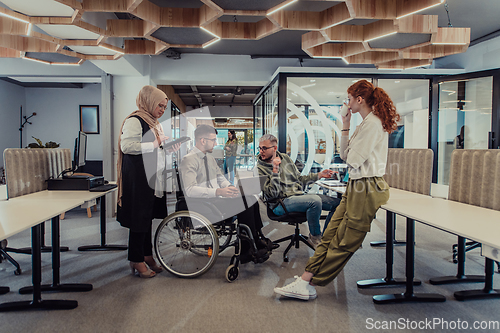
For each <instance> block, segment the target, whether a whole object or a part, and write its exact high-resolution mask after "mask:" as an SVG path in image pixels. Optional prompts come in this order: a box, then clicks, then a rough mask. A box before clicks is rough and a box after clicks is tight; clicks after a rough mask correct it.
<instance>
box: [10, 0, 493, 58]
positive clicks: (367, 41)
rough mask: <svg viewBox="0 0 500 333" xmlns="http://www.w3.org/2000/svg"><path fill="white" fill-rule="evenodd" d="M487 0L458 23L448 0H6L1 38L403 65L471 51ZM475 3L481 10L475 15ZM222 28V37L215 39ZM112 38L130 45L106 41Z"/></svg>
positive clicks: (92, 50) (31, 43)
mask: <svg viewBox="0 0 500 333" xmlns="http://www.w3.org/2000/svg"><path fill="white" fill-rule="evenodd" d="M481 4H486V5H487V6H486V7H487V8H486V9H485V8H483V6H482V5H481V6H477V5H476V7H477V8H476V7H471V1H470V0H454V1H453V6H450V7H449V13H450V17H451V19H452V20H453V27H449V25H450V24H449V22H448V18H447V17H446V11H443V8H444V7H443V3H442V0H425V1H422V0H392V1H381V0H344V1H327V0H300V1H291V0H136V1H115V0H87V1H80V0H0V13H1V14H2V16H0V36H3V37H2V43H1V45H0V47H3V48H5V49H11V50H16V51H20V52H35V51H37V52H40V53H44V52H60V49H61V47H63V48H64V47H65V46H67V47H69V48H70V49H71V50H75V51H76V52H79V53H80V54H67V55H69V56H81V57H82V59H105V60H112V59H118V58H119V54H121V53H124V54H127V53H130V54H147V55H157V54H160V53H161V52H163V51H165V47H168V44H170V45H174V46H175V45H183V46H187V47H183V48H177V49H175V50H174V51H180V52H202V53H213V54H248V55H269V56H274V57H276V56H283V57H294V56H296V57H299V58H301V59H305V58H307V57H312V58H315V57H318V58H319V57H325V58H335V59H336V60H329V61H331V62H336V61H337V60H338V59H342V58H344V59H346V58H349V61H350V62H351V66H358V65H365V64H368V65H370V66H373V65H372V64H374V65H375V66H378V65H380V64H384V66H388V65H389V66H395V68H401V66H403V67H404V66H409V65H411V64H419V63H421V62H423V61H424V60H425V61H429V59H433V58H436V57H442V56H446V55H451V54H457V53H461V52H465V51H466V50H467V47H468V45H469V43H470V33H471V29H470V28H469V27H470V26H472V25H473V26H474V29H473V31H483V32H488V31H491V30H492V29H496V30H498V29H500V23H499V22H500V21H498V15H496V14H495V10H496V9H498V1H497V0H483V1H482V2H481ZM158 8H161V10H158ZM471 8H475V9H477V10H478V11H479V12H480V13H481V16H480V17H481V19H480V20H473V21H471V20H470V19H469V18H470V15H468V14H469V13H470V12H475V10H473V9H471ZM270 9H272V11H271V12H270V11H269V10H270ZM497 12H498V11H497ZM421 13H423V14H433V15H421ZM465 18H467V20H465ZM443 20H444V21H443ZM30 23H31V24H34V25H36V26H37V28H32V29H31V28H30V27H32V26H31V25H30ZM447 23H448V24H447ZM485 24H486V25H488V27H486V28H485ZM38 28H39V29H38ZM202 28H203V29H202ZM476 29H477V30H476ZM488 29H489V30H488ZM496 30H494V31H496ZM207 31H210V32H211V33H212V34H211V33H209V32H207ZM394 33H397V34H396V35H392V34H394ZM388 35H390V36H388ZM216 36H220V37H217V39H221V40H220V41H218V42H217V43H213V44H210V42H215V41H217V39H216ZM382 37H383V38H382ZM108 39H109V40H108ZM111 39H113V41H112V42H111ZM89 40H90V41H89ZM125 41H126V43H125ZM332 42H333V43H332ZM105 43H106V44H105ZM111 44H112V45H126V46H125V47H126V48H128V49H129V51H127V49H126V48H125V49H121V48H116V47H111V50H108V49H106V48H100V47H98V46H99V45H102V46H103V47H106V45H108V46H110V45H111ZM201 45H203V46H205V48H204V49H201V48H200V46H201ZM440 45H441V46H440ZM442 45H446V47H443V46H442ZM370 48H372V50H371V51H370ZM373 49H375V50H373ZM120 50H121V51H120ZM373 51H376V53H374V52H373ZM86 55H95V57H87V56H86ZM97 55H101V56H105V57H97ZM3 56H6V57H9V56H12V57H14V56H18V54H17V53H16V52H14V53H9V52H6V53H4V55H3Z"/></svg>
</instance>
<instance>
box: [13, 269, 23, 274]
mask: <svg viewBox="0 0 500 333" xmlns="http://www.w3.org/2000/svg"><path fill="white" fill-rule="evenodd" d="M21 273H22V271H21V269H16V270H15V271H14V275H21Z"/></svg>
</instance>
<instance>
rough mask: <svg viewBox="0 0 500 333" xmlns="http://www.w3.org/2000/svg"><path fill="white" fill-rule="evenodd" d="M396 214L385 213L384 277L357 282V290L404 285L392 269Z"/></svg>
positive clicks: (415, 280) (416, 283)
mask: <svg viewBox="0 0 500 333" xmlns="http://www.w3.org/2000/svg"><path fill="white" fill-rule="evenodd" d="M395 217H396V214H394V213H393V212H389V211H387V212H386V219H385V228H386V230H385V239H386V243H387V246H386V248H385V262H386V276H385V278H382V279H369V280H360V281H358V282H357V284H358V288H369V287H379V286H394V285H402V284H406V279H402V278H394V277H393V270H392V267H393V265H394V244H393V242H394V229H395V228H394V222H395ZM421 283H422V282H421V281H420V280H417V279H414V280H413V285H416V286H417V285H420V284H421Z"/></svg>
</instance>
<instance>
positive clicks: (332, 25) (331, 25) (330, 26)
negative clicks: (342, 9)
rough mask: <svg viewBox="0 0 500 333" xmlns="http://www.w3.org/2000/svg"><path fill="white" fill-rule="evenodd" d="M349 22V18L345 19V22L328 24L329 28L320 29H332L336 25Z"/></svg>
mask: <svg viewBox="0 0 500 333" xmlns="http://www.w3.org/2000/svg"><path fill="white" fill-rule="evenodd" d="M350 20H351V18H350V17H349V18H346V19H345V20H342V21H339V22H336V23H334V24H330V25H329V26H326V27H325V28H322V29H323V30H324V29H328V28H332V27H334V26H336V25H339V24H342V23H345V22H347V21H350Z"/></svg>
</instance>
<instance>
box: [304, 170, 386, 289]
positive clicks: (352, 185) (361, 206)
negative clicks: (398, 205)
mask: <svg viewBox="0 0 500 333" xmlns="http://www.w3.org/2000/svg"><path fill="white" fill-rule="evenodd" d="M387 200H389V185H387V183H386V182H385V180H384V179H383V178H382V177H370V178H361V179H350V180H349V183H348V184H347V188H346V191H345V193H344V194H343V195H342V200H341V201H340V204H339V206H338V207H337V209H336V210H335V213H334V214H333V216H332V218H331V219H330V222H329V223H328V226H327V228H326V230H325V231H324V233H323V237H322V238H321V243H320V244H319V245H318V247H317V248H316V251H315V252H314V255H313V256H312V257H311V258H309V260H308V262H307V265H306V268H305V270H306V272H310V273H313V274H314V276H313V278H312V280H311V283H313V284H315V285H318V286H325V285H327V284H328V283H330V282H332V281H333V280H334V279H335V278H336V277H337V275H338V274H339V273H340V272H341V271H342V269H343V268H344V266H345V264H346V263H347V262H348V261H349V259H350V258H351V257H352V255H353V254H354V252H356V250H357V249H358V248H359V247H360V246H361V244H362V243H363V240H364V239H365V236H366V233H367V232H368V231H370V225H371V222H372V220H373V219H374V217H375V213H376V212H377V210H378V209H379V208H380V206H382V205H383V204H385V203H386V202H387Z"/></svg>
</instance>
